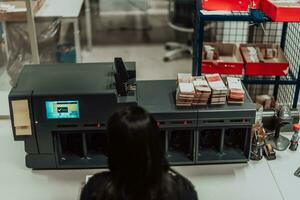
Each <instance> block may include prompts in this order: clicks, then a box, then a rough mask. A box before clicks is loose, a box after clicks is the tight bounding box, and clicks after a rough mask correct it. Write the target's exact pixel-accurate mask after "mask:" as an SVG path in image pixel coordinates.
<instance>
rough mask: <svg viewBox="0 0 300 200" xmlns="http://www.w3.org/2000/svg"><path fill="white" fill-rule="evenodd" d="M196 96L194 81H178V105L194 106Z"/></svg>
mask: <svg viewBox="0 0 300 200" xmlns="http://www.w3.org/2000/svg"><path fill="white" fill-rule="evenodd" d="M194 96H195V89H194V85H193V83H182V82H179V83H178V87H177V92H176V106H192V103H193V100H194Z"/></svg>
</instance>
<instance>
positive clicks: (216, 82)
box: [205, 74, 228, 105]
mask: <svg viewBox="0 0 300 200" xmlns="http://www.w3.org/2000/svg"><path fill="white" fill-rule="evenodd" d="M205 77H206V80H207V82H208V85H209V86H210V88H211V90H212V92H211V104H212V105H222V104H225V103H226V96H227V92H228V89H227V87H226V86H225V84H224V82H223V80H222V78H221V77H220V75H219V74H207V75H205Z"/></svg>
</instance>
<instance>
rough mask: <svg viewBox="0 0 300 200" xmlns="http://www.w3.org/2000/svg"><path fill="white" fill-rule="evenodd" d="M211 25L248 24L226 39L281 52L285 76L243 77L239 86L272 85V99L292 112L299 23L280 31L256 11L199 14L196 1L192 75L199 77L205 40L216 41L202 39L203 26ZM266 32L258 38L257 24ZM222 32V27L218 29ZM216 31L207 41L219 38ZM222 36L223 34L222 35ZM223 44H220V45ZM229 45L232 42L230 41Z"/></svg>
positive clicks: (298, 84)
mask: <svg viewBox="0 0 300 200" xmlns="http://www.w3.org/2000/svg"><path fill="white" fill-rule="evenodd" d="M209 22H210V23H215V26H216V27H217V28H220V27H218V23H226V22H231V23H233V22H234V23H239V22H245V23H247V22H248V23H250V26H247V25H245V24H244V25H243V26H242V27H239V26H237V24H236V26H235V27H229V29H231V30H229V31H228V30H227V32H231V31H232V30H234V31H233V33H230V34H231V35H229V37H231V38H233V40H234V41H233V42H234V43H256V42H260V43H261V42H264V43H279V44H280V47H281V48H282V49H283V50H284V52H285V55H286V56H287V59H288V61H289V63H290V67H289V71H288V74H287V75H286V76H276V77H275V76H263V77H262V76H246V75H243V82H244V84H245V85H246V86H249V85H253V84H257V85H262V86H263V85H272V86H273V96H274V98H275V100H278V101H279V102H281V103H285V104H290V105H291V107H292V108H297V104H298V97H299V89H300V71H299V66H300V57H298V56H300V55H298V54H300V47H298V45H297V42H298V44H299V41H300V29H299V28H300V26H299V25H300V24H299V23H287V22H285V23H283V24H282V28H281V27H280V28H278V25H276V27H275V28H272V26H271V25H272V24H273V25H274V24H281V23H277V22H272V20H271V19H269V18H268V17H267V16H266V15H265V14H264V13H263V12H262V11H260V10H250V11H249V12H235V11H233V12H215V11H204V10H201V1H200V0H196V11H195V14H194V35H193V50H194V55H193V69H192V73H193V75H201V73H202V71H201V63H202V56H201V55H202V53H201V52H202V48H203V43H204V42H205V41H206V40H210V41H209V42H215V40H216V39H212V40H213V41H211V38H207V37H206V35H205V27H206V25H207V24H206V23H209ZM268 23H270V24H271V25H270V26H269V30H267V32H268V34H269V35H266V33H264V32H263V33H262V34H260V35H259V33H258V31H257V26H258V25H260V24H268ZM222 28H223V29H224V26H222ZM220 32H222V31H220V30H215V32H214V33H211V34H210V36H209V37H215V35H216V34H219V33H220ZM222 33H223V34H224V31H223V32H222ZM245 33H248V36H247V39H246V41H242V40H241V38H242V37H241V35H242V34H245ZM262 35H263V36H264V37H267V40H266V41H265V40H263V41H256V40H257V38H256V37H258V36H262ZM222 42H224V41H222ZM230 42H231V43H232V40H231V41H230Z"/></svg>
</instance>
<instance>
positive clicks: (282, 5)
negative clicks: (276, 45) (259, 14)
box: [262, 0, 300, 22]
mask: <svg viewBox="0 0 300 200" xmlns="http://www.w3.org/2000/svg"><path fill="white" fill-rule="evenodd" d="M262 11H263V12H264V13H265V14H266V15H267V16H268V17H270V18H271V19H272V20H273V21H277V22H300V1H299V0H264V1H262Z"/></svg>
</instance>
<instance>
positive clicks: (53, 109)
mask: <svg viewBox="0 0 300 200" xmlns="http://www.w3.org/2000/svg"><path fill="white" fill-rule="evenodd" d="M46 113H47V119H74V118H79V102H78V101H46Z"/></svg>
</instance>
